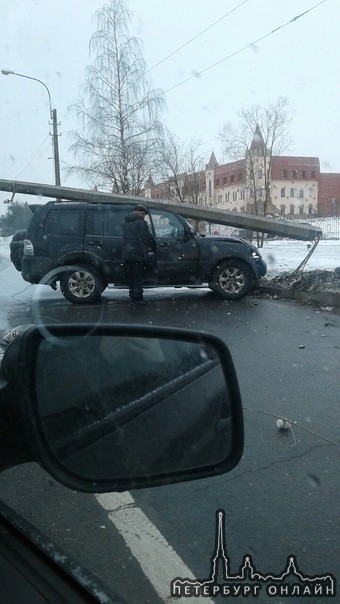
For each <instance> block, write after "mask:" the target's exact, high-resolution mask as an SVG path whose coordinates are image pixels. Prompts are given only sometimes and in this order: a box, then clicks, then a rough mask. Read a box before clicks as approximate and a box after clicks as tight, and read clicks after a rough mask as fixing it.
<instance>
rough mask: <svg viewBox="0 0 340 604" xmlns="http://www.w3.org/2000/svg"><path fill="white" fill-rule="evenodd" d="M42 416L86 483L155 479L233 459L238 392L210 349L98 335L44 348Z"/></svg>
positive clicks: (61, 455)
mask: <svg viewBox="0 0 340 604" xmlns="http://www.w3.org/2000/svg"><path fill="white" fill-rule="evenodd" d="M35 378H36V379H35V391H36V404H37V409H38V415H39V417H40V422H41V425H42V428H43V431H44V433H45V435H46V439H47V441H48V443H49V447H50V449H51V451H52V452H53V455H54V456H55V457H56V458H57V459H58V461H60V462H61V463H62V465H63V466H64V467H66V468H67V469H68V470H71V471H73V472H74V473H75V474H77V475H78V476H80V477H82V478H86V479H92V480H100V479H103V480H114V479H122V478H129V479H131V478H134V477H141V476H155V475H161V474H162V473H171V472H178V471H182V470H183V471H185V470H190V469H193V468H197V467H205V466H210V465H212V464H216V463H218V462H222V461H223V460H225V459H226V458H227V457H228V456H229V453H230V451H231V445H232V434H231V424H230V404H229V395H228V386H227V384H226V378H225V375H224V372H223V368H222V365H221V362H220V360H219V357H218V354H217V352H216V350H215V349H214V348H213V347H212V346H210V345H209V346H208V345H207V344H206V343H198V342H188V341H183V340H173V339H168V338H165V339H160V338H149V337H135V336H133V337H130V336H129V337H122V336H117V335H98V334H96V335H94V334H90V335H87V336H86V337H75V336H72V337H67V338H55V337H54V338H49V339H45V340H42V341H41V344H40V347H39V350H38V355H37V363H36V375H35Z"/></svg>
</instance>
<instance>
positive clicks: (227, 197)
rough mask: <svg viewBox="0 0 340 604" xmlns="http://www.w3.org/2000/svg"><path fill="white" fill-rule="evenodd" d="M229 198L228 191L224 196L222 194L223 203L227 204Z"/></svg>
mask: <svg viewBox="0 0 340 604" xmlns="http://www.w3.org/2000/svg"><path fill="white" fill-rule="evenodd" d="M229 198H230V193H229V191H228V193H225V194H224V201H225V202H226V203H227V202H229Z"/></svg>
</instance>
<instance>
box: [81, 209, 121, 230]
mask: <svg viewBox="0 0 340 604" xmlns="http://www.w3.org/2000/svg"><path fill="white" fill-rule="evenodd" d="M127 213H128V210H127V209H126V208H117V207H110V206H107V207H98V208H89V209H88V210H87V212H86V234H87V235H96V236H97V237H103V236H105V235H106V236H110V237H121V236H122V234H123V233H122V225H123V222H124V219H125V216H126V214H127Z"/></svg>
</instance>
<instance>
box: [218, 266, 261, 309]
mask: <svg viewBox="0 0 340 604" xmlns="http://www.w3.org/2000/svg"><path fill="white" fill-rule="evenodd" d="M252 285H253V275H252V271H251V269H250V268H249V267H248V266H247V265H246V264H245V263H244V262H242V261H240V260H225V261H224V262H221V263H220V264H218V265H217V266H216V268H215V270H214V272H213V276H212V280H211V283H210V288H211V289H212V290H213V291H214V292H216V293H217V294H218V295H219V296H220V297H221V298H224V299H225V300H239V299H240V298H243V296H245V295H246V294H247V293H248V292H249V290H250V289H251V287H252Z"/></svg>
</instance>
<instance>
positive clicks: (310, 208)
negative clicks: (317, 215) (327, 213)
mask: <svg viewBox="0 0 340 604" xmlns="http://www.w3.org/2000/svg"><path fill="white" fill-rule="evenodd" d="M312 215H313V206H312V204H311V203H310V204H309V206H308V216H309V217H311V216H312Z"/></svg>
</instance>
